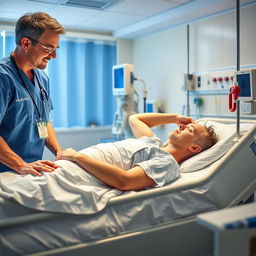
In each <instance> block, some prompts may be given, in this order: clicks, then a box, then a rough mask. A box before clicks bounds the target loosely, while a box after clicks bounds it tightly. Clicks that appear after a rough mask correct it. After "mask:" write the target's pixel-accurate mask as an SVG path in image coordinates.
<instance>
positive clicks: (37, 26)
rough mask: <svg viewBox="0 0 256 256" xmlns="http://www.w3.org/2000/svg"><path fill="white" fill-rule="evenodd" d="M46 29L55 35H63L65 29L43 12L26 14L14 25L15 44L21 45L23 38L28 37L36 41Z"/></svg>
mask: <svg viewBox="0 0 256 256" xmlns="http://www.w3.org/2000/svg"><path fill="white" fill-rule="evenodd" d="M46 29H48V30H51V31H54V32H55V33H57V34H64V33H65V29H64V28H63V27H62V26H61V25H60V23H59V22H58V21H57V20H56V19H54V18H52V17H51V16H50V15H48V14H47V13H45V12H35V13H26V14H25V15H23V16H22V17H20V18H19V20H18V21H17V23H16V27H15V42H16V44H17V45H20V44H21V39H22V38H23V37H30V38H32V39H34V40H38V39H39V37H40V36H41V35H42V34H43V33H44V31H45V30H46Z"/></svg>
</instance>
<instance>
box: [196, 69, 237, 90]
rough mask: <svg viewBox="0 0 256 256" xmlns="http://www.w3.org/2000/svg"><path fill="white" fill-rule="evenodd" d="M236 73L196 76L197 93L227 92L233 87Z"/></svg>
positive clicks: (227, 72) (226, 72) (213, 73)
mask: <svg viewBox="0 0 256 256" xmlns="http://www.w3.org/2000/svg"><path fill="white" fill-rule="evenodd" d="M234 77H235V71H220V72H209V73H201V74H199V73H198V74H194V82H195V87H194V88H195V91H216V90H221V91H226V90H229V88H230V87H231V86H232V85H233V82H234Z"/></svg>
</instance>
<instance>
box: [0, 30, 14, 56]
mask: <svg viewBox="0 0 256 256" xmlns="http://www.w3.org/2000/svg"><path fill="white" fill-rule="evenodd" d="M0 33H1V36H0V59H2V58H4V57H6V56H8V55H10V53H11V52H12V51H13V50H14V48H15V38H14V33H12V32H7V31H0Z"/></svg>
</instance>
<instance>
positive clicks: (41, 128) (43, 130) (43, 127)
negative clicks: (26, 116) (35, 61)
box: [10, 55, 48, 139]
mask: <svg viewBox="0 0 256 256" xmlns="http://www.w3.org/2000/svg"><path fill="white" fill-rule="evenodd" d="M10 57H11V61H12V63H13V64H14V67H15V69H16V71H17V72H18V76H19V78H20V79H21V81H22V85H23V87H24V88H25V89H26V90H27V92H28V94H29V96H30V98H31V99H32V102H33V105H34V107H35V109H36V112H37V114H38V117H39V122H36V126H37V130H38V134H39V137H40V139H46V138H48V131H47V123H46V122H43V119H42V117H41V114H40V111H39V108H38V106H37V105H36V102H35V99H34V97H33V95H32V93H31V92H30V90H29V88H28V86H27V84H26V82H25V81H24V79H23V77H22V74H21V73H20V69H19V67H18V66H17V64H16V62H15V60H14V58H13V56H11V55H10ZM34 75H35V77H36V79H37V83H38V86H39V89H40V98H41V101H42V103H43V108H44V111H45V114H46V118H47V121H48V113H47V111H46V106H45V105H46V102H47V100H48V96H47V93H46V91H45V89H44V88H43V86H42V85H41V83H40V81H39V79H38V77H37V74H36V72H34Z"/></svg>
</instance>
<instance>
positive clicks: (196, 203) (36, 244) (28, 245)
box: [0, 168, 218, 256]
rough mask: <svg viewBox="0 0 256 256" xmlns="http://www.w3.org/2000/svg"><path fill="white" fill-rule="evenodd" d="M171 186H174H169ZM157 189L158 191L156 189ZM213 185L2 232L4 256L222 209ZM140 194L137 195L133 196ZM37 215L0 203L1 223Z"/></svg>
mask: <svg viewBox="0 0 256 256" xmlns="http://www.w3.org/2000/svg"><path fill="white" fill-rule="evenodd" d="M208 170H209V168H206V169H204V170H201V171H198V172H195V173H183V174H182V175H181V178H180V179H179V180H177V181H175V182H174V183H172V184H171V185H172V186H173V185H176V184H182V183H186V182H187V181H191V179H194V180H196V179H199V178H202V177H203V176H204V175H207V172H208ZM168 186H170V185H168ZM156 189H157V188H156ZM210 191H211V184H210V183H209V184H208V185H204V186H201V187H198V188H195V189H193V190H186V191H182V192H177V193H173V194H169V195H163V196H159V197H156V198H151V199H146V200H143V201H134V202H129V203H128V204H124V205H117V206H115V205H113V206H107V207H106V208H105V209H104V210H103V211H101V212H98V213H96V214H93V215H67V216H65V217H63V218H60V219H54V220H51V221H42V222H40V223H36V224H31V225H26V226H18V227H14V228H10V229H6V230H0V251H1V252H2V253H3V255H8V256H11V255H20V254H24V253H33V252H38V251H44V250H48V249H53V248H59V247H63V246H69V245H74V244H78V243H81V242H90V241H94V240H98V239H103V238H109V237H112V236H115V235H117V234H119V235H120V234H125V233H128V232H131V231H138V230H142V229H144V228H147V227H149V226H150V227H152V226H158V225H162V224H166V223H170V222H173V221H175V220H177V219H180V218H184V217H188V216H191V215H195V214H197V213H201V212H207V211H211V210H216V209H218V208H217V206H216V205H215V203H214V199H213V198H211V194H210ZM133 193H136V192H133ZM35 212H37V211H36V210H32V209H29V208H26V207H24V206H21V205H18V204H17V203H15V202H12V201H10V200H6V199H3V198H1V199H0V219H1V220H4V219H7V218H9V217H10V216H11V217H15V216H21V215H27V214H31V213H35Z"/></svg>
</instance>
